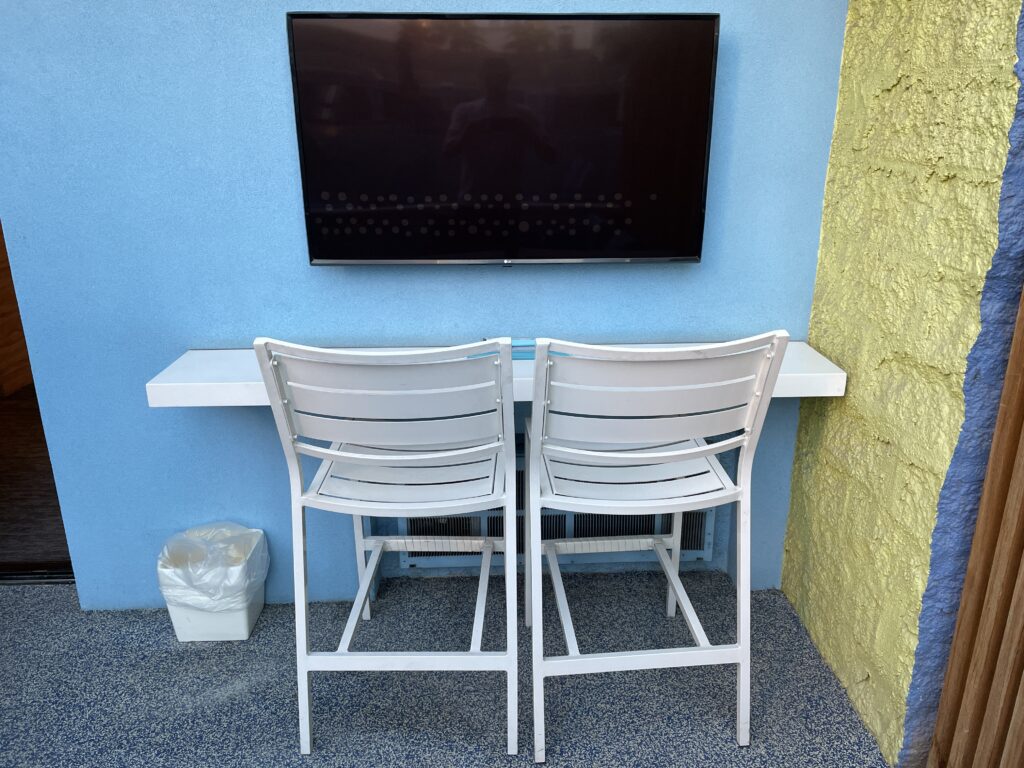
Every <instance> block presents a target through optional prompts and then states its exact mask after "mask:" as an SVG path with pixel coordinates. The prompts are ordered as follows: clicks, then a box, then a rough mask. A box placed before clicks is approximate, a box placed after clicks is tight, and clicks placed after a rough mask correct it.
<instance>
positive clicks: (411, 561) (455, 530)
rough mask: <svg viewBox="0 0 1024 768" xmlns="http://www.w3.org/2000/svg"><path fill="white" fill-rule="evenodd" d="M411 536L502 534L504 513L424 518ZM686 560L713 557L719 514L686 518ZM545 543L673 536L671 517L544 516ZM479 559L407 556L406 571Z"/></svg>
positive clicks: (520, 482)
mask: <svg viewBox="0 0 1024 768" xmlns="http://www.w3.org/2000/svg"><path fill="white" fill-rule="evenodd" d="M524 494H525V487H524V475H523V471H522V470H519V471H518V472H516V498H518V499H523V498H525V495H524ZM402 522H403V523H404V524H405V527H406V532H407V533H408V534H409V535H411V536H480V535H481V533H482V532H483V531H486V535H487V536H502V535H503V534H504V529H505V520H504V519H503V518H502V515H501V510H497V509H495V510H491V511H488V512H481V513H479V514H476V515H460V516H457V517H420V518H407V519H405V520H404V521H402ZM682 523H683V524H682V550H683V558H684V559H688V560H694V559H702V558H703V559H710V557H711V548H712V539H713V532H714V511H713V510H698V511H695V512H684V513H683V515H682ZM540 532H541V539H542V540H549V539H563V538H567V537H569V538H590V537H594V536H644V535H654V534H668V533H671V532H672V515H594V514H584V513H580V514H573V513H565V512H550V513H546V514H544V515H542V516H541V523H540ZM516 551H517V552H518V553H519V554H522V553H523V515H522V513H520V514H519V515H518V516H517V517H516ZM478 561H479V556H472V555H453V554H452V553H451V552H408V553H405V552H403V553H402V555H401V562H402V565H403V567H414V566H416V565H417V564H419V565H422V566H428V564H429V566H430V567H460V566H469V565H474V564H476V563H478Z"/></svg>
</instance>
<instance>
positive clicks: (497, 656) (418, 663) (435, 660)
mask: <svg viewBox="0 0 1024 768" xmlns="http://www.w3.org/2000/svg"><path fill="white" fill-rule="evenodd" d="M300 660H301V659H300ZM513 660H514V656H510V655H509V654H508V653H506V652H505V651H481V652H479V653H465V652H464V651H454V652H451V653H449V652H439V653H433V652H431V653H369V652H361V651H360V652H358V653H353V652H345V653H332V652H315V653H310V654H308V655H307V656H306V658H305V662H306V666H305V669H306V670H307V671H310V672H488V671H490V672H503V671H505V670H507V669H509V667H510V665H511V664H512V661H513Z"/></svg>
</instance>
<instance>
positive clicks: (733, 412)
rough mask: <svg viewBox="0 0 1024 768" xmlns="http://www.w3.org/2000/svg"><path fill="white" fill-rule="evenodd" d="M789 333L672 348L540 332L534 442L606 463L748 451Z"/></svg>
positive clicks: (544, 449)
mask: <svg viewBox="0 0 1024 768" xmlns="http://www.w3.org/2000/svg"><path fill="white" fill-rule="evenodd" d="M788 339H789V334H787V333H786V332H785V331H775V332H772V333H766V334H762V335H760V336H753V337H751V338H748V339H741V340H738V341H730V342H726V343H722V344H702V345H688V346H677V347H606V346H594V345H589V344H574V343H570V342H565V341H556V340H552V339H538V340H537V357H536V363H535V365H536V369H535V370H536V372H535V379H534V401H533V408H534V410H533V413H534V415H533V421H534V425H535V427H534V429H535V434H537V435H539V436H540V438H541V439H540V440H537V439H534V441H533V445H534V446H535V448H534V450H536V451H539V452H541V453H543V454H544V455H546V456H549V457H557V458H559V459H562V460H566V461H573V460H577V461H580V462H581V463H586V464H591V465H606V466H608V465H626V464H637V463H663V462H670V461H672V462H674V461H679V460H682V459H688V458H696V457H699V456H706V455H710V454H717V453H723V452H725V451H730V450H733V449H735V448H742V449H745V450H744V451H742V453H744V454H746V455H747V456H748V457H750V456H752V454H753V448H754V447H755V445H756V443H757V439H758V436H759V434H760V430H761V425H762V424H763V423H764V417H765V412H766V411H767V408H768V403H769V401H770V400H771V396H772V391H773V389H774V387H775V380H776V378H777V377H778V373H779V367H780V365H781V363H782V357H783V354H784V353H785V349H786V343H787V341H788ZM686 441H691V442H689V443H687V442H686ZM681 444H682V445H681Z"/></svg>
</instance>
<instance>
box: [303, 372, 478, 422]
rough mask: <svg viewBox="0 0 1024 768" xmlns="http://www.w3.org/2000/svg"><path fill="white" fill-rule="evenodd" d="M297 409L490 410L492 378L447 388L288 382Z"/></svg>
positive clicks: (386, 414)
mask: <svg viewBox="0 0 1024 768" xmlns="http://www.w3.org/2000/svg"><path fill="white" fill-rule="evenodd" d="M288 397H289V400H290V401H291V403H292V406H293V407H294V408H295V410H297V411H306V412H308V413H317V414H322V415H327V416H336V417H348V418H357V419H429V418H439V417H449V416H463V415H467V414H471V413H482V412H484V411H491V410H494V408H495V406H496V404H497V402H498V385H497V382H494V381H485V382H483V383H480V384H470V385H468V386H464V387H452V388H447V389H417V390H376V391H374V390H352V389H333V388H329V387H320V386H312V385H307V384H297V383H293V382H289V384H288Z"/></svg>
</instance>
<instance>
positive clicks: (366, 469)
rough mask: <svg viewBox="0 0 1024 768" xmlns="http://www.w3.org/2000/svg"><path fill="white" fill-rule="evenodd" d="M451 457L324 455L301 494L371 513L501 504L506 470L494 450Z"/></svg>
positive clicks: (310, 499) (426, 511) (404, 513)
mask: <svg viewBox="0 0 1024 768" xmlns="http://www.w3.org/2000/svg"><path fill="white" fill-rule="evenodd" d="M346 449H348V450H353V451H358V452H361V453H374V454H379V453H382V451H380V450H372V449H367V448H365V447H351V448H349V447H347V446H343V447H342V450H346ZM395 453H399V452H398V451H395ZM451 462H452V463H449V464H438V465H431V466H402V465H401V464H395V465H382V464H357V463H352V462H346V461H341V460H333V461H332V460H325V461H324V462H323V463H322V464H321V467H320V470H319V471H318V472H317V474H316V477H315V478H314V479H313V482H312V483H311V484H310V487H309V490H308V491H307V492H306V493H305V494H304V499H305V500H306V501H307V503H309V504H311V505H313V506H316V505H317V503H318V502H320V503H321V504H323V505H325V506H328V507H334V506H337V505H342V506H345V507H351V508H357V509H360V510H362V511H365V512H369V513H371V514H373V513H376V514H378V515H388V514H389V513H392V514H394V515H395V516H403V517H410V516H411V517H415V516H417V510H416V508H418V509H420V510H422V514H444V512H445V511H448V510H450V508H452V507H465V506H466V505H467V504H470V505H472V506H473V507H476V508H478V509H487V508H488V506H487V505H488V504H493V505H495V506H497V505H500V503H501V499H502V497H503V495H504V492H505V473H504V472H503V471H501V469H500V464H501V462H500V461H499V459H498V457H497V456H489V457H487V458H484V459H475V460H469V461H465V460H463V461H461V462H459V461H457V460H455V459H452V460H451ZM459 511H460V512H461V511H465V510H461V509H460V510H459ZM455 513H456V512H452V514H455Z"/></svg>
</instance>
